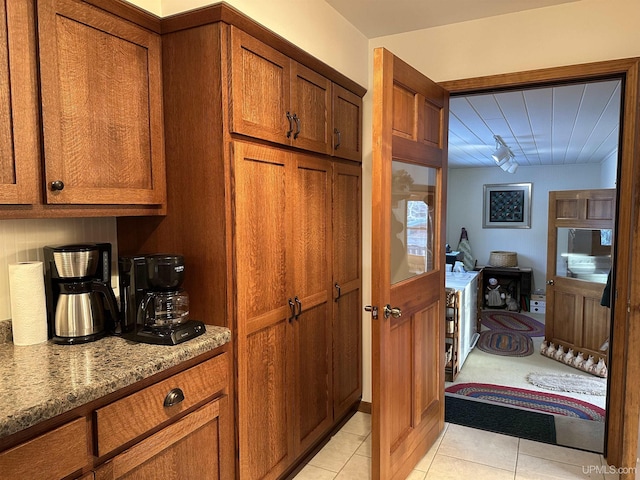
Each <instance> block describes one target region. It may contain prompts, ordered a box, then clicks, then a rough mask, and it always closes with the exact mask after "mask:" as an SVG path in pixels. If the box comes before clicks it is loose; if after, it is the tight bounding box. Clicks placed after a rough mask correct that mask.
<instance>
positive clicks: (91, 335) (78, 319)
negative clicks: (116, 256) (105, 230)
mask: <svg viewBox="0 0 640 480" xmlns="http://www.w3.org/2000/svg"><path fill="white" fill-rule="evenodd" d="M43 253H44V263H45V294H46V299H47V317H48V325H49V337H52V338H53V341H54V343H59V344H65V345H72V344H77V343H86V342H92V341H94V340H98V339H99V338H102V337H103V336H104V335H106V334H107V333H111V332H113V330H114V329H115V324H116V323H117V321H118V306H117V302H116V298H115V295H114V294H113V290H112V289H111V244H110V243H85V244H74V245H62V246H57V247H54V246H47V247H44V248H43Z"/></svg>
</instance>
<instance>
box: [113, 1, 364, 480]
mask: <svg viewBox="0 0 640 480" xmlns="http://www.w3.org/2000/svg"><path fill="white" fill-rule="evenodd" d="M164 32H166V33H164ZM162 43H163V72H164V78H163V80H164V88H165V95H164V106H165V112H164V113H165V138H166V152H167V185H168V186H169V188H168V193H167V196H168V197H167V203H168V214H167V216H166V217H165V218H164V219H162V220H161V221H158V220H155V219H147V220H145V221H140V219H126V218H123V219H119V224H118V231H119V247H120V249H121V250H122V251H123V252H125V253H132V252H142V251H147V252H148V251H157V250H168V249H170V250H174V251H179V252H181V253H182V254H183V255H184V256H185V261H186V275H185V278H186V280H185V289H186V290H187V291H188V292H189V295H190V306H191V307H190V310H191V316H192V317H193V318H202V319H204V320H205V321H206V322H208V323H216V324H220V325H225V326H228V327H229V328H231V330H232V333H233V348H234V366H235V372H236V378H235V418H236V420H237V423H236V434H237V447H238V452H237V468H238V472H237V473H238V475H237V476H238V477H239V478H241V479H275V478H279V477H281V476H283V475H285V474H287V473H288V472H290V471H291V470H292V468H294V467H295V464H296V463H297V462H298V461H299V460H301V459H302V458H303V457H304V456H305V455H307V454H308V453H310V452H311V451H312V450H313V449H314V448H315V447H316V446H317V445H318V444H319V442H320V441H321V440H322V438H323V437H324V436H326V435H327V434H329V433H330V432H331V431H332V429H333V428H335V427H336V426H337V425H338V424H339V423H340V422H341V421H342V420H343V419H344V417H345V415H346V414H347V413H348V412H349V411H351V410H353V408H355V406H356V405H357V403H358V402H359V400H360V398H361V394H362V383H361V377H362V366H361V361H362V345H361V343H362V336H361V322H362V315H361V308H362V306H361V305H362V300H361V238H360V237H361V233H360V232H361V165H360V161H361V138H362V132H361V129H362V112H361V109H362V96H363V95H364V93H365V90H364V89H363V88H362V87H360V86H358V85H357V84H355V83H354V82H353V81H351V80H349V79H348V78H346V77H344V76H343V75H341V74H339V73H338V72H336V71H335V70H333V69H331V68H330V67H328V66H326V65H324V64H323V63H321V62H319V61H318V60H317V59H315V58H313V57H311V56H309V55H308V54H306V53H305V52H302V51H301V50H300V49H298V48H297V47H295V46H294V45H292V44H291V43H289V42H287V41H285V40H283V39H282V38H280V37H278V36H276V35H274V34H273V33H271V32H270V31H268V30H266V29H264V28H263V27H261V26H260V25H258V24H256V23H254V22H252V21H251V20H249V19H248V18H247V17H245V16H243V15H242V14H239V13H238V12H237V11H235V10H233V9H232V8H230V7H228V6H226V5H224V4H223V5H217V6H213V7H209V8H206V9H202V10H199V11H196V12H195V13H191V14H189V13H187V14H184V15H181V16H178V17H172V18H170V19H166V20H164V21H163V37H162ZM333 112H336V113H338V115H336V116H334V115H333ZM336 132H338V133H336ZM134 229H135V232H136V233H135V234H131V233H127V232H131V231H133V230H134Z"/></svg>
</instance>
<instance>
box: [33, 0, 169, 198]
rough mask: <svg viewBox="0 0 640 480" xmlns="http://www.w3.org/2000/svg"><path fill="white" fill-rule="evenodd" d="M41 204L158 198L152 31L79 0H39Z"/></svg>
mask: <svg viewBox="0 0 640 480" xmlns="http://www.w3.org/2000/svg"><path fill="white" fill-rule="evenodd" d="M38 37H39V61H40V75H41V96H42V120H43V139H44V165H45V167H44V168H45V172H44V182H45V184H46V189H45V190H46V198H45V202H46V203H48V204H97V205H155V204H163V203H165V201H166V185H165V160H164V138H163V115H162V72H161V58H160V55H161V44H160V36H159V35H157V34H155V33H152V32H150V31H148V30H146V29H144V28H141V27H139V26H137V25H134V24H133V23H130V22H128V21H126V20H123V19H121V18H119V17H116V16H114V15H111V14H109V13H107V12H105V11H103V10H100V9H98V8H95V7H93V6H91V5H88V4H86V3H84V2H80V1H77V0H39V1H38Z"/></svg>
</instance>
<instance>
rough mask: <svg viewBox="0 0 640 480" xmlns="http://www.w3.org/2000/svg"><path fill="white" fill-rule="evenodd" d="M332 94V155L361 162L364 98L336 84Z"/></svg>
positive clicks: (333, 86)
mask: <svg viewBox="0 0 640 480" xmlns="http://www.w3.org/2000/svg"><path fill="white" fill-rule="evenodd" d="M332 92H333V104H332V105H333V107H332V113H333V115H332V120H333V123H332V128H331V132H332V133H333V137H332V138H333V151H332V155H334V156H336V157H340V158H345V159H347V160H355V161H358V162H361V161H362V97H359V96H358V95H356V94H355V93H353V92H350V91H349V90H347V89H346V88H343V87H341V86H340V85H336V84H335V83H334V84H333V85H332Z"/></svg>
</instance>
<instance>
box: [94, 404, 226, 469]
mask: <svg viewBox="0 0 640 480" xmlns="http://www.w3.org/2000/svg"><path fill="white" fill-rule="evenodd" d="M228 403H229V398H228V397H227V396H226V395H225V396H223V397H221V398H218V399H217V400H214V401H212V402H210V403H208V404H206V405H204V406H203V407H200V408H199V409H198V410H196V411H195V412H193V413H190V414H189V415H187V416H186V417H183V418H182V419H180V420H178V421H177V422H176V423H174V424H172V425H170V426H168V427H166V428H164V429H163V430H160V431H159V432H158V433H156V434H154V435H152V436H150V437H148V438H146V439H145V440H142V441H141V442H140V443H137V444H136V445H134V446H133V447H131V448H129V449H128V450H126V451H124V452H122V453H121V454H119V455H117V456H115V457H114V458H113V459H112V460H110V461H108V462H107V463H105V464H104V465H102V466H100V467H99V468H98V469H96V471H95V478H96V480H126V479H155V478H162V479H167V480H183V479H190V478H193V479H196V478H197V479H202V480H220V479H222V480H224V479H227V478H233V473H232V471H231V470H225V468H226V466H225V464H224V463H222V462H220V450H221V448H225V446H224V445H221V442H224V441H228V440H230V438H229V437H225V434H224V427H223V426H222V423H223V419H224V418H225V417H226V416H228ZM226 448H228V447H226Z"/></svg>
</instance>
